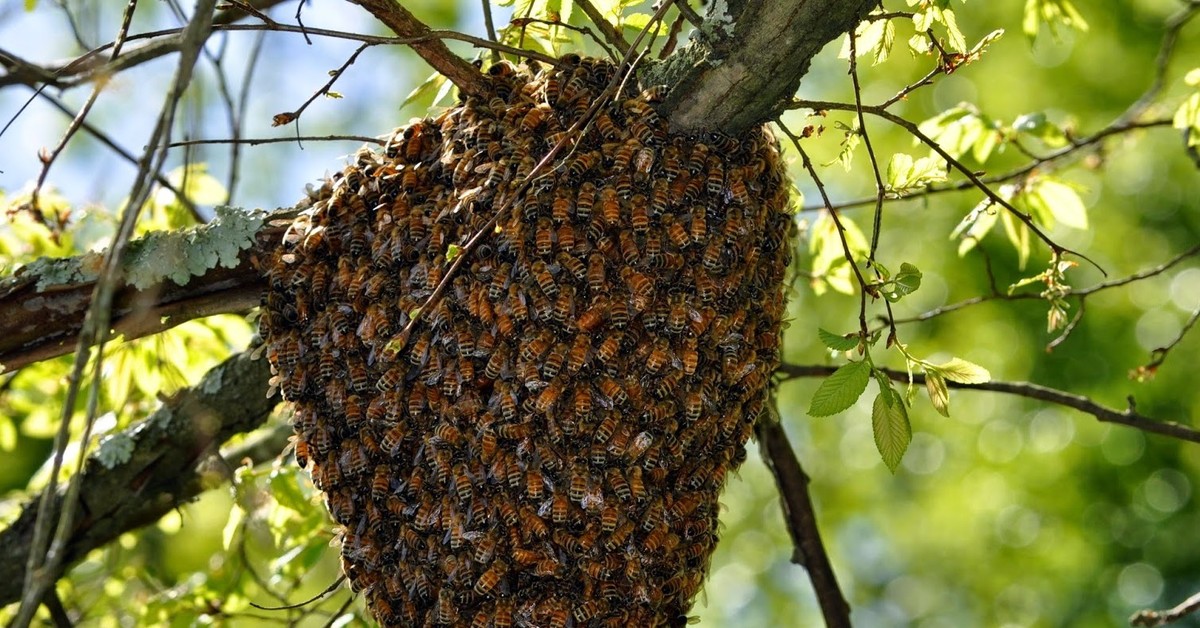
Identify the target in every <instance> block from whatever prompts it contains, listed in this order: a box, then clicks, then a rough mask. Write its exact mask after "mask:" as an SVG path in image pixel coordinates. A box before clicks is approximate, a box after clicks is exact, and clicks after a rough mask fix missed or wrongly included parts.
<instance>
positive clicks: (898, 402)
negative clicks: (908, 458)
mask: <svg viewBox="0 0 1200 628" xmlns="http://www.w3.org/2000/svg"><path fill="white" fill-rule="evenodd" d="M871 427H872V430H873V432H874V434H875V447H876V448H878V449H879V455H881V456H883V462H884V464H886V465H887V467H888V469H890V470H891V472H892V473H895V472H896V467H898V466H900V460H901V459H903V458H904V452H905V451H907V450H908V444H909V443H910V442H911V441H912V425H911V424H910V423H909V421H908V409H907V408H905V407H904V399H903V398H902V397H901V396H900V393H898V392H896V389H895V388H892V387H891V386H888V387H886V388H881V389H880V391H879V394H878V395H876V396H875V402H874V403H872V404H871Z"/></svg>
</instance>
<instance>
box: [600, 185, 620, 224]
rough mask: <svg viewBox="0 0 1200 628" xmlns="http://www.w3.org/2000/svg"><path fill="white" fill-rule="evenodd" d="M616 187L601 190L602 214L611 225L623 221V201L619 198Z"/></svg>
mask: <svg viewBox="0 0 1200 628" xmlns="http://www.w3.org/2000/svg"><path fill="white" fill-rule="evenodd" d="M617 193H618V192H617V190H616V189H615V188H604V189H603V190H600V215H601V217H602V218H603V220H604V222H605V223H606V224H608V225H609V226H613V225H616V224H617V223H618V222H620V221H621V202H620V201H619V200H618V199H617Z"/></svg>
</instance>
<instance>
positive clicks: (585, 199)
mask: <svg viewBox="0 0 1200 628" xmlns="http://www.w3.org/2000/svg"><path fill="white" fill-rule="evenodd" d="M595 202H596V185H595V184H594V183H592V182H591V181H585V182H583V183H582V184H580V185H579V195H578V196H577V197H575V216H576V217H577V218H579V219H580V220H585V221H586V220H589V219H590V218H591V216H592V205H593V204H594V203H595Z"/></svg>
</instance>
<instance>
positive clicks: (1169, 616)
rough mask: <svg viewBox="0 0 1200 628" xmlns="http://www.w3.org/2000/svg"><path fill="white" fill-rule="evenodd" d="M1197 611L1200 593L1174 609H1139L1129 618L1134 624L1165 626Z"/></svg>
mask: <svg viewBox="0 0 1200 628" xmlns="http://www.w3.org/2000/svg"><path fill="white" fill-rule="evenodd" d="M1196 611H1200V593H1197V594H1195V595H1193V596H1192V597H1189V598H1188V599H1186V600H1184V601H1182V602H1180V603H1179V605H1178V606H1176V607H1175V608H1172V609H1168V610H1165V611H1152V610H1145V611H1138V612H1137V613H1136V614H1135V615H1134V616H1133V617H1130V618H1129V624H1130V625H1132V626H1165V625H1167V624H1173V623H1175V622H1177V621H1179V620H1181V619H1183V618H1184V617H1187V616H1188V615H1191V614H1192V613H1195V612H1196Z"/></svg>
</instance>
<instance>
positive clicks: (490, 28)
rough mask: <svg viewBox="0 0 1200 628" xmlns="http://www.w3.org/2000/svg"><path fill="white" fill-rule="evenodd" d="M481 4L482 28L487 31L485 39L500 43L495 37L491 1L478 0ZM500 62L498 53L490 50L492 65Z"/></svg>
mask: <svg viewBox="0 0 1200 628" xmlns="http://www.w3.org/2000/svg"><path fill="white" fill-rule="evenodd" d="M480 2H482V4H483V27H484V29H485V30H486V31H487V38H488V39H489V40H491V41H496V42H498V41H500V40H499V39H498V38H497V37H496V24H495V22H493V21H492V0H480ZM499 62H500V53H499V52H497V51H496V50H495V49H492V63H499Z"/></svg>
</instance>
